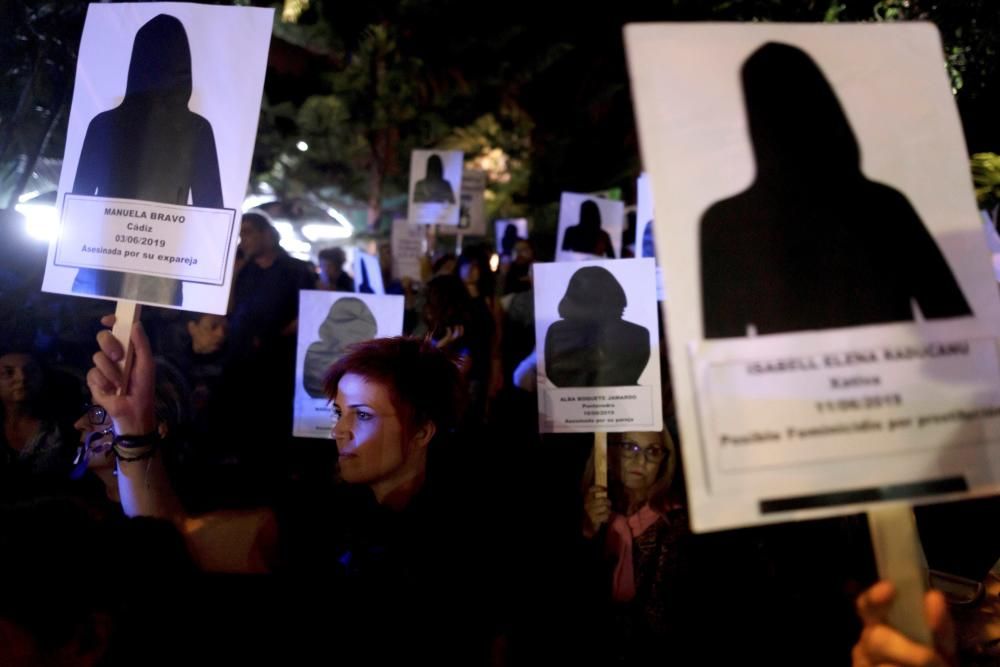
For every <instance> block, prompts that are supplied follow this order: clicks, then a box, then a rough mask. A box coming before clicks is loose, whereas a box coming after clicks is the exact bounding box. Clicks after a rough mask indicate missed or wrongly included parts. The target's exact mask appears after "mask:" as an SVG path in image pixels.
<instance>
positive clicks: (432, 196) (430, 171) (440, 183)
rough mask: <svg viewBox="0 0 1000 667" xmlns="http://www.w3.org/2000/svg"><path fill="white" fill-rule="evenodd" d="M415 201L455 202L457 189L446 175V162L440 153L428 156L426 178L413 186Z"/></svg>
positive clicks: (423, 202) (424, 202)
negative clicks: (453, 187) (442, 159)
mask: <svg viewBox="0 0 1000 667" xmlns="http://www.w3.org/2000/svg"><path fill="white" fill-rule="evenodd" d="M413 201H414V203H417V204H430V203H442V204H454V203H455V191H454V189H452V186H451V183H450V182H449V181H448V180H447V179H446V178H445V177H444V163H443V162H441V157H440V156H439V155H431V156H429V157H428V158H427V169H426V171H425V175H424V178H422V179H420V180H419V181H417V184H416V186H414V188H413Z"/></svg>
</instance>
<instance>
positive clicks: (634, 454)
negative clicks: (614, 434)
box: [618, 432, 668, 491]
mask: <svg viewBox="0 0 1000 667" xmlns="http://www.w3.org/2000/svg"><path fill="white" fill-rule="evenodd" d="M618 456H619V470H621V481H622V485H623V486H624V487H625V488H626V489H632V490H634V491H648V490H649V489H650V488H652V486H653V484H654V483H655V482H656V477H657V473H658V472H659V471H660V467H661V465H662V463H663V459H664V458H665V457H666V456H668V453H667V449H666V448H665V447H664V446H663V439H662V437H661V436H660V434H659V433H655V432H652V433H639V432H636V433H623V434H622V439H621V441H620V444H619V446H618Z"/></svg>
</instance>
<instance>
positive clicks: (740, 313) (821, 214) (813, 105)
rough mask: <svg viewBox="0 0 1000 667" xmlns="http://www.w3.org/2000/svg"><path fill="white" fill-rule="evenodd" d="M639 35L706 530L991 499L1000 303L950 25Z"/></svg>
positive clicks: (680, 394) (700, 515) (676, 362)
mask: <svg viewBox="0 0 1000 667" xmlns="http://www.w3.org/2000/svg"><path fill="white" fill-rule="evenodd" d="M626 44H627V51H628V60H629V69H630V74H631V79H632V90H633V95H634V101H635V106H636V117H637V121H638V128H639V136H640V139H641V146H642V153H643V163H644V165H645V166H646V169H647V171H648V173H649V175H650V179H651V182H652V191H653V194H654V196H655V200H656V216H655V219H656V221H655V224H656V232H657V233H656V236H657V238H658V239H660V240H664V239H669V242H666V241H663V242H661V243H660V244H659V245H658V247H657V254H658V257H659V259H660V264H661V266H662V267H663V270H664V274H665V280H666V282H667V284H669V285H670V290H671V292H670V299H669V300H667V301H665V302H664V307H665V310H666V314H665V320H666V322H667V323H668V325H669V327H670V336H669V342H670V361H671V369H672V372H673V387H674V397H675V402H676V408H677V414H678V421H679V425H680V428H681V434H682V438H681V442H682V444H683V449H684V465H685V472H686V478H687V481H688V493H689V501H690V508H691V518H692V523H693V525H694V527H695V528H696V529H697V530H713V529H720V528H729V527H736V526H742V525H751V524H756V523H764V522H774V521H787V520H790V519H800V518H812V517H820V516H828V515H834V514H843V513H849V512H858V511H863V510H865V509H868V508H869V507H870V506H871V505H869V504H868V503H872V502H877V501H884V500H907V501H909V502H935V501H938V500H947V499H951V498H956V497H962V496H963V495H974V494H985V493H995V492H996V491H997V490H998V485H997V483H996V480H998V479H1000V451H998V449H997V447H996V443H997V441H998V439H1000V366H998V359H997V334H996V332H997V331H1000V302H998V298H997V291H996V282H995V280H993V276H992V270H991V266H990V261H989V254H988V251H987V250H986V248H985V247H984V244H983V240H982V231H981V229H980V226H979V220H978V215H977V212H976V206H975V200H974V198H973V193H972V186H971V183H970V179H969V175H968V162H967V157H966V155H965V149H964V142H963V137H962V132H961V127H960V124H959V121H958V115H957V113H956V109H955V103H954V100H953V99H952V95H951V92H950V86H949V82H948V80H947V76H946V73H945V71H944V68H943V67H942V63H941V43H940V40H939V38H938V36H937V34H936V31H935V29H934V28H933V26H931V25H929V24H917V23H906V24H903V23H900V24H893V25H802V24H795V25H783V24H754V25H742V24H741V25H737V24H669V25H668V24H663V25H656V24H649V25H634V26H628V27H627V28H626Z"/></svg>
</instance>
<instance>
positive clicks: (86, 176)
mask: <svg viewBox="0 0 1000 667" xmlns="http://www.w3.org/2000/svg"><path fill="white" fill-rule="evenodd" d="M191 93H192V78H191V49H190V46H189V44H188V38H187V33H186V32H185V30H184V26H183V24H182V23H181V22H180V21H179V20H178V19H177V18H175V17H173V16H168V15H166V14H160V15H158V16H156V17H155V18H153V19H151V20H149V21H148V22H147V23H146V24H145V25H143V26H142V27H141V28H140V29H139V31H138V32H137V33H136V36H135V41H134V43H133V46H132V57H131V61H130V62H129V68H128V79H127V83H126V88H125V96H124V99H123V100H122V102H121V104H119V105H118V106H117V107H115V108H113V109H110V110H108V111H104V112H103V113H100V114H98V115H97V116H95V117H94V118H93V119H92V120H91V121H90V124H89V126H88V127H87V133H86V136H85V137H84V140H83V148H82V149H81V151H80V161H79V164H78V165H77V169H76V177H75V179H74V180H73V190H72V192H73V194H78V195H93V196H97V197H120V198H125V199H139V200H145V201H151V202H160V203H164V204H178V205H181V206H187V205H193V206H199V207H205V208H223V206H224V204H223V200H222V185H221V181H220V177H219V161H218V156H217V155H216V150H215V136H214V134H213V132H212V126H211V124H210V123H209V122H208V120H206V119H205V118H203V117H202V116H199V115H198V114H196V113H194V112H192V111H190V110H189V109H188V102H189V101H190V99H191ZM73 291H74V292H77V293H82V294H93V295H100V296H109V297H124V298H129V299H136V300H141V301H152V302H157V303H164V304H170V305H175V306H176V305H180V304H181V301H182V292H181V282H180V281H178V280H173V279H168V278H157V277H153V276H140V275H133V274H128V273H122V272H118V271H105V270H97V269H80V270H79V272H78V273H77V276H76V279H75V280H74V282H73Z"/></svg>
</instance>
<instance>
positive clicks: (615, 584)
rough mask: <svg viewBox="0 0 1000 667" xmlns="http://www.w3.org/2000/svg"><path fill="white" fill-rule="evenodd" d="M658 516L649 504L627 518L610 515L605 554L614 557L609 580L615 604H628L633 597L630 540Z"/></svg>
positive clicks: (633, 580)
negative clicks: (612, 571)
mask: <svg viewBox="0 0 1000 667" xmlns="http://www.w3.org/2000/svg"><path fill="white" fill-rule="evenodd" d="M660 518H661V517H660V514H659V513H658V512H657V511H656V510H654V509H653V508H652V507H650V506H649V504H648V503H647V504H645V505H643V506H642V507H641V508H640V509H639V511H638V512H636V513H635V514H630V515H629V516H627V517H626V516H622V515H621V514H612V515H611V521H610V522H609V523H608V539H607V543H606V547H607V552H608V554H610V555H615V556H617V558H618V562H617V563H615V571H614V574H613V575H612V579H611V597H612V598H614V600H615V601H616V602H628V601H629V600H631V599H632V598H634V597H635V572H634V571H633V570H634V568H633V567H632V540H634V539H635V538H636V537H639V536H640V535H642V534H643V533H644V532H646V529H647V528H649V527H650V526H652V525H653V524H654V523H656V521H657V519H660Z"/></svg>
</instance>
